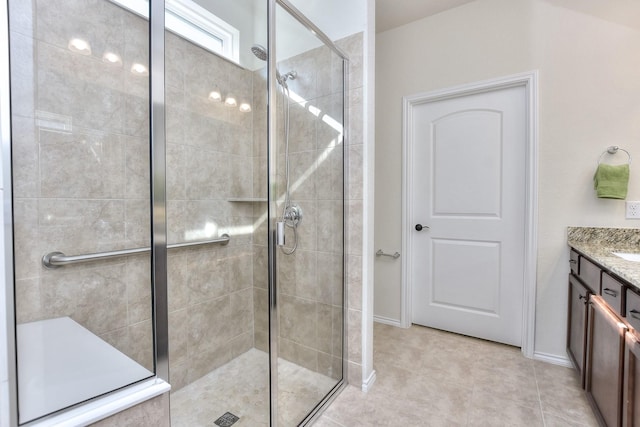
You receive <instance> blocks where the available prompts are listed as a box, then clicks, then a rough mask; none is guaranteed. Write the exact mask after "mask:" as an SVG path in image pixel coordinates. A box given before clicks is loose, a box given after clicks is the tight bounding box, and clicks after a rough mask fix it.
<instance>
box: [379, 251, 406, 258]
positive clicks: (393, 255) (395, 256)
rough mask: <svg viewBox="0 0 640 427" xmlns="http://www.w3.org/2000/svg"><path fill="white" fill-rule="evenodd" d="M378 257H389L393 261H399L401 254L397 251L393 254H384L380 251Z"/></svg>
mask: <svg viewBox="0 0 640 427" xmlns="http://www.w3.org/2000/svg"><path fill="white" fill-rule="evenodd" d="M376 256H388V257H390V258H393V259H398V258H400V252H398V251H396V252H394V253H393V254H388V253H386V252H383V251H382V249H378V252H376Z"/></svg>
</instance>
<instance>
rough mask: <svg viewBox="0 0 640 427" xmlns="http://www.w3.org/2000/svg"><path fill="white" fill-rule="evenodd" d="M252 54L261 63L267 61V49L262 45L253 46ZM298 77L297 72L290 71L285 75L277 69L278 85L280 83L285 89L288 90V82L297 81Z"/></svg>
mask: <svg viewBox="0 0 640 427" xmlns="http://www.w3.org/2000/svg"><path fill="white" fill-rule="evenodd" d="M251 53H253V54H254V55H255V56H256V58H258V59H259V60H261V61H266V60H267V56H268V53H267V48H266V47H264V46H262V45H259V44H254V45H253V46H251ZM296 77H298V73H296V72H295V71H289V72H287V73H285V74H280V71H278V70H277V69H276V80H278V83H280V85H281V86H283V87H285V88H287V80H295V78H296ZM287 89H288V88H287Z"/></svg>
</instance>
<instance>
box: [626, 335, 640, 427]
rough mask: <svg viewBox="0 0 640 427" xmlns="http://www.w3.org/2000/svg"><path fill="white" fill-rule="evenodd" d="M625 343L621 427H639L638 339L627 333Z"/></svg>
mask: <svg viewBox="0 0 640 427" xmlns="http://www.w3.org/2000/svg"><path fill="white" fill-rule="evenodd" d="M625 342H626V345H625V351H624V353H625V356H624V386H623V389H622V425H623V426H624V427H640V413H639V412H640V338H639V337H637V336H636V334H635V333H634V332H632V331H629V332H627V334H626V335H625Z"/></svg>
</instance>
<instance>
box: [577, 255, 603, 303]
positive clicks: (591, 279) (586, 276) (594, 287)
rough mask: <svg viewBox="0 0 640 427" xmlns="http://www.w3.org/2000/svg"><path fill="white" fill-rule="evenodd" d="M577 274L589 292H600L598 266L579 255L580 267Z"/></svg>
mask: <svg viewBox="0 0 640 427" xmlns="http://www.w3.org/2000/svg"><path fill="white" fill-rule="evenodd" d="M578 271H579V272H580V274H579V275H578V276H579V277H580V278H581V279H582V281H583V282H584V284H585V285H587V287H588V288H589V289H591V292H593V293H594V294H598V293H599V292H600V267H598V266H597V265H595V264H594V263H592V262H591V261H589V260H588V259H586V258H585V257H580V269H579V270H578Z"/></svg>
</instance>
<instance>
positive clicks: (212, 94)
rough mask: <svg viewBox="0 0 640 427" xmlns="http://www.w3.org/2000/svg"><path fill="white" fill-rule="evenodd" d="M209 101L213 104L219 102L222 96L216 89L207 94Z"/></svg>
mask: <svg viewBox="0 0 640 427" xmlns="http://www.w3.org/2000/svg"><path fill="white" fill-rule="evenodd" d="M209 100H210V101H214V102H220V101H222V94H221V93H220V91H219V90H218V89H214V90H212V91H211V92H209Z"/></svg>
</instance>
